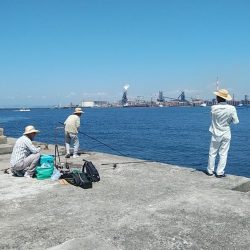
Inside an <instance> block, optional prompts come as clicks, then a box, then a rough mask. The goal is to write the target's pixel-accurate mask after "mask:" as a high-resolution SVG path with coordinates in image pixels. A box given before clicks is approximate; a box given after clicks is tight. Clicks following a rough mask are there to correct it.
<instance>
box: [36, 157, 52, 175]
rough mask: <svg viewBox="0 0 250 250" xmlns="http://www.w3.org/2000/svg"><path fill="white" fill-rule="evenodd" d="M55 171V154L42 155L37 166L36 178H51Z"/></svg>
mask: <svg viewBox="0 0 250 250" xmlns="http://www.w3.org/2000/svg"><path fill="white" fill-rule="evenodd" d="M53 171H54V156H52V155H41V157H40V165H39V166H37V167H36V178H37V179H38V180H44V179H49V178H50V177H51V175H52V174H53Z"/></svg>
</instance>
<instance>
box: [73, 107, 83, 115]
mask: <svg viewBox="0 0 250 250" xmlns="http://www.w3.org/2000/svg"><path fill="white" fill-rule="evenodd" d="M82 113H84V112H83V111H82V109H81V108H75V111H74V114H82Z"/></svg>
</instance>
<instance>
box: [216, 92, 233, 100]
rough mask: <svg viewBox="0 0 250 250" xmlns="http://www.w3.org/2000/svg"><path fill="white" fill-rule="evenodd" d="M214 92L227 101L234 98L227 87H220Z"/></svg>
mask: <svg viewBox="0 0 250 250" xmlns="http://www.w3.org/2000/svg"><path fill="white" fill-rule="evenodd" d="M214 94H215V95H217V96H219V97H221V98H223V99H225V100H227V101H230V100H232V97H231V96H230V95H229V93H228V91H227V90H226V89H219V90H218V91H215V92H214Z"/></svg>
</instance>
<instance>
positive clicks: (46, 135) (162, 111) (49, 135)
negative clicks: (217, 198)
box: [0, 107, 250, 177]
mask: <svg viewBox="0 0 250 250" xmlns="http://www.w3.org/2000/svg"><path fill="white" fill-rule="evenodd" d="M72 112H73V110H72V109H31V111H30V112H16V111H13V110H0V127H3V128H4V133H5V135H7V136H11V137H16V138H17V137H19V136H21V135H22V133H23V131H24V127H25V126H27V125H29V124H31V125H34V126H35V127H36V128H37V129H39V130H40V131H41V132H40V133H39V134H38V135H37V137H36V138H35V139H36V141H42V142H46V143H57V144H63V143H64V131H63V127H62V125H61V124H60V123H59V122H64V121H65V119H66V118H67V116H68V115H70V114H71V113H72ZM237 112H238V116H239V120H240V123H239V124H238V125H232V126H231V128H232V140H231V147H230V151H229V154H228V162H227V167H226V173H228V174H234V175H241V176H246V177H250V163H249V156H250V131H249V129H250V108H239V109H237ZM210 123H211V115H210V107H171V108H169V107H163V108H89V109H85V113H84V114H83V115H82V117H81V131H82V132H83V133H86V134H87V135H89V136H91V137H93V138H95V139H97V140H99V141H101V142H103V143H105V144H107V145H109V146H110V147H111V148H113V149H115V150H116V151H115V150H112V149H110V148H109V147H107V146H104V145H102V144H100V143H99V142H97V141H95V140H93V139H91V138H89V137H87V136H86V135H83V134H79V139H80V148H81V149H82V150H86V151H87V150H91V151H99V152H107V153H111V154H117V155H119V153H118V152H121V153H122V154H124V155H128V156H131V157H136V158H140V159H145V160H153V161H159V162H164V163H169V164H174V165H178V166H185V167H192V168H194V169H198V170H205V169H206V166H207V160H208V151H209V145H210V139H211V135H210V133H209V131H208V129H209V126H210Z"/></svg>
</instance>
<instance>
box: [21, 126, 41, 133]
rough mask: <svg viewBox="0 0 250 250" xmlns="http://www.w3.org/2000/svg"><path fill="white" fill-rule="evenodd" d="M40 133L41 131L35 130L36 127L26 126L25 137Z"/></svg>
mask: <svg viewBox="0 0 250 250" xmlns="http://www.w3.org/2000/svg"><path fill="white" fill-rule="evenodd" d="M38 132H40V131H39V130H37V129H35V127H34V126H32V125H29V126H26V127H25V129H24V133H23V134H24V135H27V134H31V133H38Z"/></svg>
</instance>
